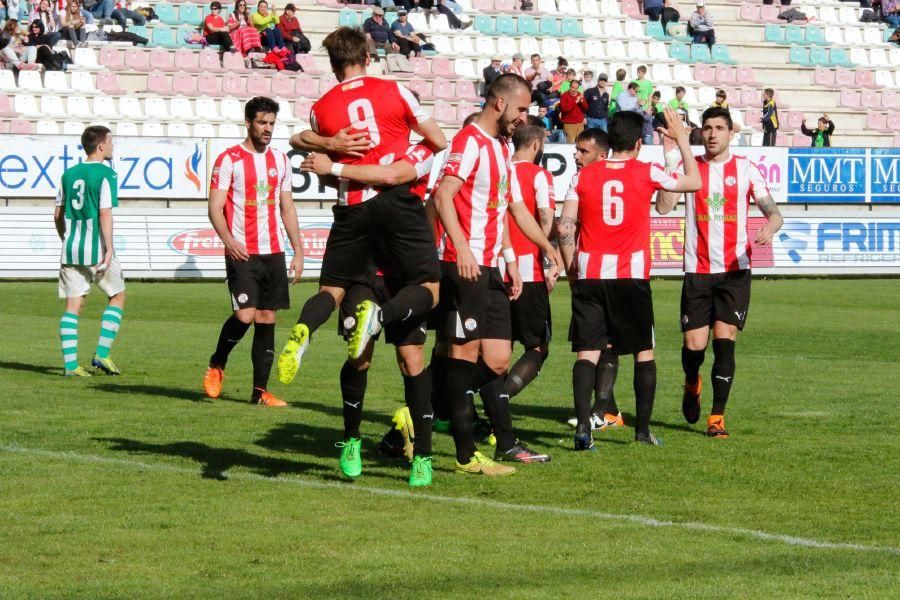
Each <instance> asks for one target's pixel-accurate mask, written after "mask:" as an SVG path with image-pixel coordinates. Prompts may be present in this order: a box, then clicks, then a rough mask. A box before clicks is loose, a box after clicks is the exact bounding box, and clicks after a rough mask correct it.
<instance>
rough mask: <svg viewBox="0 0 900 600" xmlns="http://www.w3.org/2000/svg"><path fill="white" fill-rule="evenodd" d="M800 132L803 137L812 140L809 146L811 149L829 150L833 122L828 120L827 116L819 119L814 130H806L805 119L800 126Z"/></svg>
mask: <svg viewBox="0 0 900 600" xmlns="http://www.w3.org/2000/svg"><path fill="white" fill-rule="evenodd" d="M800 131H801V132H802V133H803V135H808V136H809V137H810V138H812V140H811V143H810V146H812V147H813V148H830V147H831V134H832V133H834V122H833V121H832V120H831V119H829V118H828V115H827V114H825V115H822V116H821V117H819V122H818V124H817V126H816V128H815V129H807V127H806V119H803V123H801V124H800Z"/></svg>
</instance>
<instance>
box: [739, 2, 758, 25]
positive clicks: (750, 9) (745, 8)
mask: <svg viewBox="0 0 900 600" xmlns="http://www.w3.org/2000/svg"><path fill="white" fill-rule="evenodd" d="M759 8H760V7H759V5H758V4H753V3H751V2H744V3H743V4H741V11H740V16H741V19H743V20H744V21H752V22H754V23H760V22H762V20H761V19H760V18H759Z"/></svg>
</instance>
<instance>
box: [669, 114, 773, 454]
mask: <svg viewBox="0 0 900 600" xmlns="http://www.w3.org/2000/svg"><path fill="white" fill-rule="evenodd" d="M733 130H734V126H733V122H732V120H731V114H730V113H729V112H728V110H727V109H723V108H710V109H708V110H707V111H706V112H704V113H703V124H702V129H701V135H702V137H703V146H704V150H705V152H704V154H703V155H702V156H700V157H699V158H698V159H697V163H698V165H699V169H700V177H701V179H702V187H701V188H700V190H699V191H697V192H695V193H691V194H685V224H684V286H683V288H682V292H681V329H682V331H683V332H684V346H683V347H682V349H681V364H682V368H683V369H684V373H685V382H684V395H683V397H682V404H681V410H682V413H683V414H684V418H685V419H686V420H687V422H688V423H691V424H693V423H696V422H697V421H698V420H699V419H700V412H701V407H700V393H701V389H702V385H703V383H702V381H703V380H702V378H701V377H700V366H701V365H702V364H703V359H704V357H705V354H706V346H707V344H708V343H709V333H710V327H712V336H713V342H712V345H713V355H714V357H715V358H714V362H713V367H712V373H711V375H712V385H713V402H712V409H711V411H710V415H709V417H708V419H707V424H706V433H707V435H709V436H710V437H715V438H727V437H728V432H727V431H726V429H725V404H726V403H727V401H728V396H729V395H730V393H731V385H732V383H733V381H734V373H735V362H734V346H735V340H736V339H737V332H738V331H739V330H741V329H743V328H744V324H745V323H746V320H747V311H748V309H749V307H750V278H751V277H750V262H751V259H750V257H751V251H752V246H751V243H750V239H751V232H750V229H749V225H748V218H747V216H748V213H749V211H750V199H751V198H752V199H753V200H755V202H756V206H757V208H759V210H760V211H761V212H762V213H763V215H765V217H766V218H767V220H768V221H767V223H766V224H765V225H763V226H762V227H761V228H760V229H759V230H758V231H757V233H756V237H755V239H754V243H755V244H758V245H762V244H769V243H771V241H772V236H773V235H774V234H775V233H776V232H777V231H778V230H779V229H781V225H782V223H783V219H782V217H781V212H780V211H779V210H778V207H777V206H776V205H775V202H774V201H773V200H772V196H771V194H770V193H769V189H768V186H767V185H766V181H765V179H764V178H763V176H762V174H761V173H760V171H759V169H758V168H757V166H756V165H755V164H754V163H753V161H751V160H749V159H747V158H745V157H743V156H737V155H734V154H732V153H731V151H730V150H729V145H730V142H731V137H732V135H733ZM670 153H671V154H670ZM676 161H677V157H675V155H674V152H671V150H668V151H667V153H666V162H667V164H669V166H670V167H671V166H673V165H674V163H675V162H676ZM677 201H678V194H660V201H659V203H658V204H659V209H660V212H668V211H670V210H672V209H673V208H674V207H675V204H676V203H677Z"/></svg>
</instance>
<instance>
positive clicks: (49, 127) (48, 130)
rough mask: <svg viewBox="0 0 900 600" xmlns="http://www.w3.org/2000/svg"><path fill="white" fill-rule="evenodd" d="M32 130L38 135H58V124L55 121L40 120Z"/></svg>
mask: <svg viewBox="0 0 900 600" xmlns="http://www.w3.org/2000/svg"><path fill="white" fill-rule="evenodd" d="M34 132H35V133H36V134H38V135H59V124H58V123H57V122H56V121H47V120H41V121H38V122H37V125H36V126H35V129H34Z"/></svg>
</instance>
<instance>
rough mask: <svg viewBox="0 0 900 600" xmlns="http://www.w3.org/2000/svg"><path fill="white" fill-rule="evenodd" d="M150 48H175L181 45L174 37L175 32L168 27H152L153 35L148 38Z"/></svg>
mask: <svg viewBox="0 0 900 600" xmlns="http://www.w3.org/2000/svg"><path fill="white" fill-rule="evenodd" d="M150 45H151V46H159V47H161V48H177V47H178V46H180V45H181V44H179V43H178V40H177V39H176V37H175V30H173V29H170V28H168V27H159V26H157V27H154V28H153V34H152V36H151V37H150Z"/></svg>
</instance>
